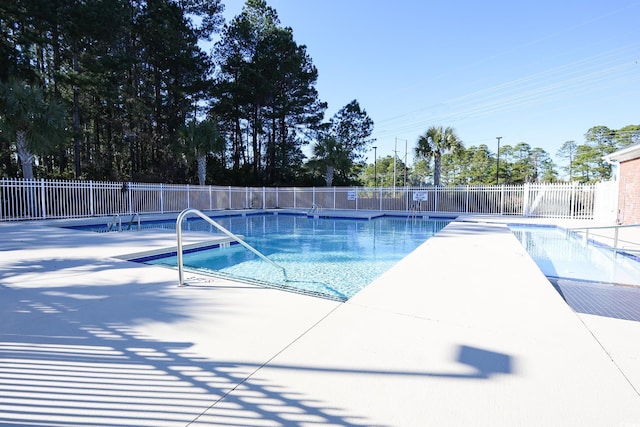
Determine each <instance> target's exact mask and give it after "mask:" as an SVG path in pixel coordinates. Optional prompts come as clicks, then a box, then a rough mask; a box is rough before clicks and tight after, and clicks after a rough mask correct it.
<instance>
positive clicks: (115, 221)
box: [107, 212, 141, 232]
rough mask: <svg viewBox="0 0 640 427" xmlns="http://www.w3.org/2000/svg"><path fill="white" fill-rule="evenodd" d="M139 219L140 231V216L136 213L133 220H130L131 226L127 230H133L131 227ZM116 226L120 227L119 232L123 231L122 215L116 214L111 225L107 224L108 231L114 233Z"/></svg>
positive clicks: (132, 216) (132, 217)
mask: <svg viewBox="0 0 640 427" xmlns="http://www.w3.org/2000/svg"><path fill="white" fill-rule="evenodd" d="M136 218H137V219H138V230H140V228H141V227H140V214H139V213H138V212H136V213H134V214H133V215H131V219H130V220H129V224H128V228H127V230H131V225H132V224H133V222H134V221H135V219H136ZM116 224H117V225H118V231H122V218H121V217H120V214H115V215H114V216H113V219H112V220H111V222H110V223H109V224H107V231H108V232H109V231H112V230H113V228H114V227H115V226H116Z"/></svg>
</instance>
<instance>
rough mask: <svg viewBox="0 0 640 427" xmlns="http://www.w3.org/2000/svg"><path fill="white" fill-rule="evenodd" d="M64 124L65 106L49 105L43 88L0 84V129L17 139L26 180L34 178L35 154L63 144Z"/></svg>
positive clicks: (20, 83)
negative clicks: (60, 143) (61, 142)
mask: <svg viewBox="0 0 640 427" xmlns="http://www.w3.org/2000/svg"><path fill="white" fill-rule="evenodd" d="M64 121H65V112H64V109H63V108H62V105H61V104H60V103H58V102H55V101H53V102H47V100H46V99H45V95H44V91H43V89H42V88H41V87H39V86H35V85H30V84H28V83H25V82H22V81H19V80H15V79H11V80H9V81H8V82H6V83H3V82H0V129H2V131H4V132H7V134H9V135H10V138H12V137H15V144H16V150H17V152H18V158H19V159H20V163H21V165H22V177H23V178H25V179H33V159H34V157H35V154H38V153H43V152H45V151H47V150H48V149H50V148H51V147H53V146H54V145H55V144H56V143H58V142H60V141H62V139H63V138H64ZM34 153H35V154H34Z"/></svg>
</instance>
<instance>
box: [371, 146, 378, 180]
mask: <svg viewBox="0 0 640 427" xmlns="http://www.w3.org/2000/svg"><path fill="white" fill-rule="evenodd" d="M372 148H373V186H374V187H377V186H378V151H377V150H378V147H372Z"/></svg>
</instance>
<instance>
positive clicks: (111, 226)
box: [107, 214, 122, 231]
mask: <svg viewBox="0 0 640 427" xmlns="http://www.w3.org/2000/svg"><path fill="white" fill-rule="evenodd" d="M116 221H118V231H122V218H120V214H115V215H114V216H113V220H112V221H111V222H110V223H109V224H107V231H111V229H112V228H113V227H114V226H115V225H116Z"/></svg>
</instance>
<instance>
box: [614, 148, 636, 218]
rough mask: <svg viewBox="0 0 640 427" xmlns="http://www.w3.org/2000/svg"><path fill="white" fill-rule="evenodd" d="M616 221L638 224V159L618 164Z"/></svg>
mask: <svg viewBox="0 0 640 427" xmlns="http://www.w3.org/2000/svg"><path fill="white" fill-rule="evenodd" d="M618 221H619V222H620V223H622V224H640V158H637V159H633V160H629V161H626V162H620V193H619V199H618Z"/></svg>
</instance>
